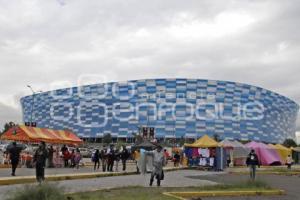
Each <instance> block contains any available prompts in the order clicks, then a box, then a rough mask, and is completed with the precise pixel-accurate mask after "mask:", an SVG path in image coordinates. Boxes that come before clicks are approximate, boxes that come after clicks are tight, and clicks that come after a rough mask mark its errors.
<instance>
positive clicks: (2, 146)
mask: <svg viewBox="0 0 300 200" xmlns="http://www.w3.org/2000/svg"><path fill="white" fill-rule="evenodd" d="M7 146H8V144H0V151H2V152H4V151H6V148H7Z"/></svg>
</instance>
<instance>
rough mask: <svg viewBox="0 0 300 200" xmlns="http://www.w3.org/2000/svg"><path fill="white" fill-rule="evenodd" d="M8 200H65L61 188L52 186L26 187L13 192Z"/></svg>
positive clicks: (45, 184)
mask: <svg viewBox="0 0 300 200" xmlns="http://www.w3.org/2000/svg"><path fill="white" fill-rule="evenodd" d="M8 200H66V198H65V196H64V192H63V189H62V188H59V187H58V186H56V185H54V184H47V183H44V184H41V185H27V186H25V187H24V188H22V189H20V190H18V191H14V192H13V193H11V195H10V196H9V198H8Z"/></svg>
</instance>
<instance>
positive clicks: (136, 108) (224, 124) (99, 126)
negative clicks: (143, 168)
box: [21, 79, 299, 142]
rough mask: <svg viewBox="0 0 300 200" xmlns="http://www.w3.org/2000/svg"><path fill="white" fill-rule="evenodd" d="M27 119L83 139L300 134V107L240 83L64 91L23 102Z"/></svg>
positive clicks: (150, 82)
mask: <svg viewBox="0 0 300 200" xmlns="http://www.w3.org/2000/svg"><path fill="white" fill-rule="evenodd" d="M21 105H22V110H23V121H24V122H30V121H33V122H36V123H37V126H38V127H46V128H53V129H69V130H72V131H74V132H75V133H77V134H78V135H79V136H80V137H82V138H102V137H103V135H105V134H108V133H109V134H111V135H112V136H113V137H115V138H132V137H133V134H134V133H137V132H139V130H140V128H141V127H153V128H154V129H155V137H156V138H198V137H200V136H202V135H204V134H208V135H211V136H213V135H216V134H217V135H218V136H220V137H221V138H228V139H241V140H258V141H266V142H282V141H283V140H284V139H286V138H291V137H292V138H294V137H295V131H296V130H295V129H296V119H297V114H298V110H299V106H298V105H297V104H296V103H295V102H294V101H292V100H290V99H289V98H287V97H284V96H282V95H280V94H277V93H274V92H272V91H269V90H266V89H263V88H260V87H256V86H251V85H247V84H242V83H235V82H229V81H216V80H202V79H145V80H132V81H127V82H112V83H101V84H94V85H86V86H80V87H73V88H66V89H59V90H54V91H49V92H43V93H38V94H34V95H31V96H26V97H23V98H22V99H21Z"/></svg>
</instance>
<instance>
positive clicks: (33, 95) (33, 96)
mask: <svg viewBox="0 0 300 200" xmlns="http://www.w3.org/2000/svg"><path fill="white" fill-rule="evenodd" d="M27 87H28V88H29V89H30V90H31V92H32V104H31V111H30V126H32V115H33V107H34V98H35V94H36V92H35V91H34V90H33V89H32V87H31V86H30V85H27ZM38 92H42V91H38Z"/></svg>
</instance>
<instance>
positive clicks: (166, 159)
mask: <svg viewBox="0 0 300 200" xmlns="http://www.w3.org/2000/svg"><path fill="white" fill-rule="evenodd" d="M164 156H165V161H166V165H168V160H169V157H170V154H169V152H168V151H167V149H164Z"/></svg>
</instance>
